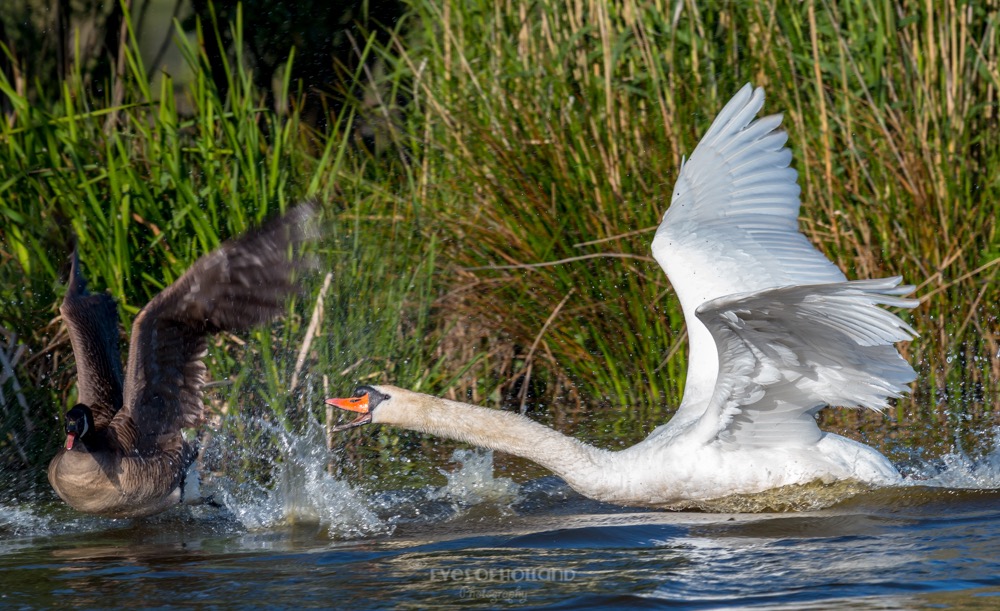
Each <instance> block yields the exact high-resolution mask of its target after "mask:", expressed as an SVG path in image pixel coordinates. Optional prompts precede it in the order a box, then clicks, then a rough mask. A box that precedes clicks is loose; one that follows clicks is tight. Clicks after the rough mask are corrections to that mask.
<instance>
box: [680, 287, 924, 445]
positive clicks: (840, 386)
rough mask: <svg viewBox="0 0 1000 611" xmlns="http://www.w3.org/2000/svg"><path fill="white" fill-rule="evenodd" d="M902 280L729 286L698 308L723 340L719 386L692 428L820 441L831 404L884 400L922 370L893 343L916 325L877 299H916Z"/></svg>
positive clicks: (788, 441)
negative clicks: (821, 421)
mask: <svg viewBox="0 0 1000 611" xmlns="http://www.w3.org/2000/svg"><path fill="white" fill-rule="evenodd" d="M899 282H900V279H899V278H898V277H897V278H883V279H879V280H859V281H855V282H840V283H836V284H822V285H811V286H792V287H785V288H779V289H769V290H765V291H758V292H754V293H750V294H744V295H732V296H728V297H722V298H719V299H715V300H713V301H710V302H708V303H706V304H704V305H703V306H701V307H700V308H698V317H699V318H700V319H701V321H702V322H704V324H705V325H706V326H707V327H708V329H709V331H710V332H711V334H712V336H713V337H714V338H715V341H716V342H717V344H718V347H719V354H720V357H719V377H718V382H717V384H716V385H715V392H714V394H713V395H712V399H711V401H710V402H709V404H708V407H707V409H706V410H705V412H704V414H703V415H702V416H701V418H700V419H699V420H698V422H697V423H696V425H695V429H694V431H693V434H694V435H695V436H696V437H697V438H701V439H703V440H705V441H711V440H713V439H721V440H722V441H724V442H727V443H733V444H736V445H738V446H739V447H763V446H768V447H788V446H794V445H798V444H808V443H813V442H816V441H818V439H819V437H820V435H821V432H820V429H819V427H818V426H817V425H816V421H815V419H814V415H815V413H816V412H817V411H818V410H819V409H820V408H822V407H825V406H827V405H837V406H845V407H869V408H873V409H880V408H883V407H885V406H886V405H887V400H888V399H889V398H890V397H898V396H900V394H901V393H903V392H906V390H907V386H906V385H907V384H908V383H909V382H911V381H913V380H914V378H915V377H916V374H915V373H914V371H913V369H912V368H911V367H910V365H909V364H908V363H907V362H906V361H905V360H903V358H902V357H901V356H900V355H899V352H897V351H896V348H895V347H894V346H893V344H894V343H895V342H898V341H903V340H908V339H911V338H912V337H913V336H915V334H916V333H915V332H914V331H913V329H912V328H910V326H909V325H907V324H906V323H904V322H903V321H902V320H900V319H899V317H897V316H896V315H895V314H892V313H891V312H888V311H887V310H885V309H883V308H881V307H879V305H891V306H897V307H914V306H915V305H917V303H918V302H917V301H916V300H913V299H901V298H900V297H898V295H904V294H906V293H908V292H910V291H911V290H912V289H913V287H910V286H899Z"/></svg>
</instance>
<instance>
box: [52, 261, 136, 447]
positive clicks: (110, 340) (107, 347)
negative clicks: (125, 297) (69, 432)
mask: <svg viewBox="0 0 1000 611" xmlns="http://www.w3.org/2000/svg"><path fill="white" fill-rule="evenodd" d="M59 311H60V312H61V313H62V317H63V321H64V322H65V323H66V328H67V329H68V330H69V340H70V343H71V344H72V346H73V357H74V359H75V361H76V386H77V395H78V397H77V400H78V401H79V402H80V403H84V404H86V405H89V406H90V409H91V412H92V413H93V415H94V426H95V428H98V429H103V428H104V427H106V426H108V424H109V423H110V422H111V419H112V418H114V415H115V413H116V412H117V411H118V410H119V409H121V407H122V380H123V377H124V376H123V375H122V359H121V352H120V350H119V347H118V307H117V306H116V305H115V300H114V299H112V298H111V295H108V294H107V293H97V294H91V293H89V292H87V280H86V279H85V278H84V277H83V272H82V271H81V269H80V257H79V254H78V252H77V249H75V248H74V249H73V263H72V267H71V269H70V279H69V286H68V287H67V288H66V296H65V297H64V298H63V302H62V305H61V306H59Z"/></svg>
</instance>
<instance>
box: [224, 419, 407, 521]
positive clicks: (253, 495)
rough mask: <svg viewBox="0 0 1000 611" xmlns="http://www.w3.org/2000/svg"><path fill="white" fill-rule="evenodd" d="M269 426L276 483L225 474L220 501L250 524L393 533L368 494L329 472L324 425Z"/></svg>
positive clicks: (273, 476)
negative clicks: (300, 428)
mask: <svg viewBox="0 0 1000 611" xmlns="http://www.w3.org/2000/svg"><path fill="white" fill-rule="evenodd" d="M266 429H267V430H268V431H269V432H270V433H271V434H272V435H273V438H274V440H275V442H276V447H277V449H278V454H279V455H278V458H277V460H276V461H275V465H274V470H273V472H272V473H271V476H272V477H271V479H272V482H274V483H273V485H272V486H270V487H267V486H263V485H261V484H259V483H256V482H245V483H242V484H236V483H235V482H234V481H233V480H231V479H229V478H225V477H223V478H220V479H219V481H218V482H217V483H218V485H219V488H220V490H219V492H218V493H217V494H218V497H219V499H220V500H221V501H222V502H223V503H224V504H225V506H226V508H228V509H229V510H230V511H231V512H232V513H233V515H234V516H235V517H236V519H237V520H238V521H239V522H240V523H241V524H242V525H243V526H244V527H245V528H247V529H250V530H258V529H265V528H273V527H276V526H288V525H295V524H303V523H305V524H319V525H320V526H322V527H323V528H325V529H326V530H327V531H328V533H329V536H330V537H331V538H342V537H348V538H349V537H359V536H366V535H373V534H388V533H390V532H392V526H391V525H390V524H388V523H387V522H385V521H384V520H382V519H380V518H379V517H378V516H377V515H376V514H375V513H374V512H373V511H372V510H371V509H370V508H369V500H368V498H367V497H366V496H365V495H364V494H363V493H362V492H360V491H359V490H357V489H355V488H353V487H351V486H350V485H349V484H347V483H346V482H343V481H340V480H338V479H337V478H336V477H334V476H333V475H331V474H330V473H329V472H328V471H327V464H328V462H329V458H330V457H329V451H328V450H327V448H326V444H325V443H324V441H323V433H322V429H321V428H320V427H319V426H318V425H316V424H311V425H310V426H309V427H307V430H306V431H305V432H304V433H302V434H296V433H292V432H289V431H287V430H285V429H284V428H282V427H280V426H277V425H267V426H266ZM229 450H230V451H234V452H239V450H237V449H235V448H229ZM223 451H225V450H223Z"/></svg>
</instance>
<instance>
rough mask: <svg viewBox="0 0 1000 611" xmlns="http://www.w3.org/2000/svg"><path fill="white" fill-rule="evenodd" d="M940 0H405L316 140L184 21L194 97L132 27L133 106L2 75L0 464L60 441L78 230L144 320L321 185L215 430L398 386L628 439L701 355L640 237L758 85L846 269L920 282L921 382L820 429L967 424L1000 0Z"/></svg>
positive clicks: (998, 343)
mask: <svg viewBox="0 0 1000 611" xmlns="http://www.w3.org/2000/svg"><path fill="white" fill-rule="evenodd" d="M939 8H940V10H938V8H935V9H934V11H933V12H928V7H927V5H923V4H921V5H916V4H910V3H905V2H899V1H883V2H876V1H862V0H855V1H851V2H846V3H839V4H836V5H834V4H831V3H820V2H815V1H813V0H807V1H806V2H802V3H782V4H781V5H775V6H774V7H768V6H766V5H763V6H759V5H758V4H757V3H722V4H718V5H712V6H705V7H700V6H698V5H697V4H696V3H692V2H685V3H682V4H680V5H679V7H675V5H673V4H666V3H646V4H641V5H637V4H635V3H631V2H625V3H619V4H615V5H609V4H607V3H604V2H590V1H587V0H581V1H580V2H576V3H571V4H569V5H567V4H566V3H562V2H552V1H549V0H542V1H538V2H521V1H519V0H512V1H511V2H507V3H503V4H496V3H492V2H481V1H471V2H466V3H460V4H458V5H445V6H442V5H441V3H436V2H430V1H425V0H412V2H411V10H410V14H409V15H408V17H407V18H406V19H405V20H403V21H402V22H401V23H400V24H399V25H398V28H397V29H398V36H397V37H396V38H395V39H394V40H393V41H392V42H391V43H390V44H389V45H387V46H385V47H378V46H376V45H373V44H368V45H367V46H365V45H363V46H362V48H363V52H364V53H369V54H372V56H373V57H375V58H377V59H378V62H377V64H376V65H375V66H374V67H372V68H371V69H370V70H361V71H359V73H358V74H356V75H354V77H355V78H356V79H358V83H359V85H360V87H359V88H357V89H352V87H350V84H345V90H347V91H352V90H355V91H363V92H364V95H363V96H362V95H359V96H358V99H356V100H354V103H352V104H348V105H347V106H346V107H345V108H344V111H343V113H342V115H341V116H338V117H335V118H334V119H335V120H331V122H330V125H331V127H330V128H329V131H328V132H326V133H317V132H315V131H314V130H312V129H310V128H308V127H306V126H305V125H303V124H302V123H301V122H299V120H298V118H297V116H296V114H295V112H294V109H295V108H296V100H298V99H300V97H299V96H300V86H299V85H298V84H296V83H284V84H283V91H282V92H281V93H280V95H279V96H278V97H279V99H281V100H282V101H283V104H282V105H281V107H283V108H285V107H287V108H291V109H292V110H291V111H289V113H288V114H278V113H275V112H274V111H272V110H270V109H266V108H263V107H262V105H261V100H263V99H264V96H263V95H262V93H261V92H260V91H256V90H254V88H253V86H252V82H253V81H252V75H251V73H250V72H249V69H248V68H247V67H246V66H247V62H245V61H244V59H243V58H242V57H240V56H239V55H238V54H237V56H236V57H235V58H234V60H233V62H232V63H231V64H230V66H229V76H230V87H229V94H228V97H227V98H226V99H224V100H223V99H220V98H219V96H218V94H217V92H215V91H214V89H213V85H212V81H211V79H210V78H209V77H208V72H207V66H206V61H205V59H204V58H203V57H201V56H200V55H199V52H198V51H197V49H198V48H199V47H198V45H196V44H187V43H181V44H182V45H183V47H184V49H183V50H184V53H185V55H186V57H187V58H188V62H189V64H190V67H191V70H192V72H193V74H194V78H193V80H192V82H191V83H190V84H189V85H187V86H186V87H185V88H184V90H183V91H182V93H180V94H175V91H174V87H173V83H171V81H170V79H162V81H159V82H161V86H160V87H159V88H158V89H156V90H152V89H151V86H150V82H151V79H150V75H147V74H145V73H144V70H143V68H142V66H141V62H139V61H137V60H136V51H135V47H134V45H133V46H131V47H130V48H129V53H128V54H127V55H126V57H127V59H128V63H127V66H126V67H127V70H126V71H125V77H124V80H123V81H122V84H123V85H124V87H123V90H124V95H123V98H122V101H121V103H120V104H115V105H111V106H108V105H107V103H106V102H105V101H103V100H96V99H93V98H91V97H89V96H88V94H87V93H85V91H86V90H85V88H84V87H83V86H82V84H81V81H82V79H81V77H80V75H79V74H77V75H76V76H75V77H74V78H71V79H69V80H68V81H67V82H66V83H64V84H63V88H62V91H63V95H62V97H61V98H60V99H47V100H38V99H33V98H32V97H31V96H29V95H27V94H25V92H23V91H18V90H16V89H15V86H14V84H11V83H6V82H4V83H0V91H2V93H0V95H5V96H7V97H8V98H9V99H10V100H11V103H12V104H13V106H14V108H15V111H14V112H13V113H12V114H11V115H10V116H9V117H7V120H6V121H4V122H3V124H2V126H0V168H2V172H0V218H2V219H3V224H2V225H0V286H2V287H3V288H0V294H2V298H3V304H2V307H0V327H3V328H4V329H6V330H8V331H10V332H13V333H16V334H17V336H18V338H19V341H20V342H22V343H23V344H24V345H25V346H27V352H26V354H25V355H24V356H23V357H22V358H21V360H20V361H19V363H18V366H17V368H16V374H17V379H18V380H19V381H20V384H21V386H22V387H23V392H22V393H21V394H22V395H27V396H30V397H31V398H32V406H31V409H30V410H29V413H27V414H24V415H22V410H21V408H19V407H18V406H17V405H16V401H14V400H13V399H11V397H14V395H15V393H13V392H12V390H11V387H10V386H9V384H10V382H6V383H5V386H4V387H3V390H4V393H5V395H4V396H5V405H4V409H5V412H4V413H5V415H4V417H3V420H2V424H0V449H2V451H3V460H4V463H5V464H8V465H15V466H16V465H19V464H22V463H24V462H28V463H29V464H32V465H36V464H41V463H43V462H44V460H46V459H47V456H48V455H51V452H52V451H54V447H55V445H54V444H55V443H57V441H56V440H57V438H58V432H57V428H58V427H57V426H56V424H55V423H56V417H57V415H58V414H59V412H61V411H62V409H63V406H64V405H66V403H67V402H68V401H70V400H71V398H72V396H73V393H74V390H73V384H72V364H71V358H70V352H69V345H68V341H66V337H65V333H63V332H61V331H60V328H61V327H60V325H59V323H58V321H57V320H55V317H56V316H57V313H58V309H57V307H58V302H59V298H60V295H61V291H62V287H61V280H60V270H61V269H63V268H64V266H65V261H66V256H67V255H68V253H69V251H70V239H71V237H70V236H71V233H76V234H77V235H78V236H79V241H80V246H81V252H82V257H83V260H84V263H85V265H86V268H87V274H88V276H89V278H90V280H91V286H92V287H93V288H96V289H101V288H104V287H107V288H108V289H110V291H111V292H112V294H113V295H114V296H115V297H116V298H117V299H118V300H119V302H120V304H121V312H122V315H123V319H124V321H125V322H126V323H128V322H130V320H131V318H132V316H134V314H135V313H136V312H137V311H138V309H139V308H140V307H141V306H142V305H143V304H144V303H145V302H146V301H147V300H148V299H149V298H150V297H151V296H152V295H153V294H155V293H156V291H158V290H160V289H161V288H162V287H163V286H165V285H166V284H167V283H169V282H170V281H171V280H173V279H174V278H176V277H177V276H178V275H179V274H180V273H182V272H183V270H184V269H186V267H187V266H188V265H190V263H191V262H193V261H194V260H195V259H196V258H197V257H198V256H199V255H201V254H202V253H204V252H207V251H208V250H210V249H211V248H213V247H214V246H216V245H217V244H218V243H219V241H220V240H222V239H225V238H227V237H229V236H232V235H236V234H238V233H239V232H241V231H243V230H244V229H246V228H247V227H249V226H251V225H253V224H255V223H257V222H259V221H260V220H261V219H263V218H264V217H266V216H268V215H270V214H274V213H276V212H277V211H279V210H281V209H284V208H285V207H286V206H288V205H289V204H290V203H292V202H294V201H297V200H299V199H301V198H303V197H315V198H317V199H318V200H319V201H321V202H322V203H323V207H324V210H325V216H324V221H323V224H322V227H321V234H322V237H321V239H320V240H319V241H318V243H317V246H316V254H317V258H318V261H319V266H318V271H317V273H316V274H314V275H312V276H310V277H309V278H308V279H307V282H308V284H309V286H310V289H311V292H310V293H309V295H308V296H307V297H306V298H303V299H302V300H300V302H298V303H295V304H292V305H291V306H290V311H289V317H288V318H287V320H285V321H283V322H281V323H279V324H276V325H274V326H273V327H272V328H269V329H266V330H260V331H257V332H255V333H254V334H253V335H252V336H249V337H244V338H240V339H239V341H237V339H234V338H231V337H220V338H218V339H217V340H216V342H215V345H214V348H213V350H212V353H211V355H210V361H211V362H210V366H211V375H212V378H213V379H215V380H228V381H229V382H231V384H230V385H228V386H222V387H221V388H218V389H215V390H213V391H212V393H211V396H210V401H211V410H212V411H213V413H217V414H224V417H222V421H221V424H220V426H221V427H222V428H223V429H225V430H226V432H227V434H232V435H236V436H244V438H245V439H246V440H250V441H252V440H254V439H258V438H259V439H264V438H265V437H266V431H265V428H262V427H260V426H258V425H255V424H253V419H252V418H246V417H239V418H237V417H233V416H234V415H235V414H241V415H243V416H247V415H253V416H255V417H259V418H264V419H272V420H279V421H283V422H288V423H290V424H291V425H294V424H295V423H298V422H301V420H302V417H303V415H304V414H303V410H305V409H312V410H313V411H314V413H315V415H316V416H317V417H318V418H319V419H320V420H322V419H324V418H325V411H324V409H323V407H322V404H321V402H320V401H319V399H320V398H321V395H322V394H324V393H325V392H326V389H327V388H328V389H329V391H330V392H331V393H333V394H343V393H346V392H349V391H350V389H351V387H352V386H353V385H354V384H355V383H356V382H358V381H386V382H393V383H396V384H400V385H403V386H410V387H413V388H417V389H419V390H425V391H429V392H435V393H442V394H446V395H448V396H451V397H457V398H469V399H471V400H473V401H475V402H479V403H485V404H490V405H495V406H500V405H502V406H506V407H510V408H515V409H528V410H530V411H531V413H532V415H533V416H534V417H537V418H539V419H540V420H543V421H545V422H547V423H550V424H553V425H555V426H557V428H560V429H561V430H564V431H567V432H570V433H576V434H579V435H580V436H582V437H584V438H586V439H589V440H592V441H596V442H598V443H600V444H602V445H605V446H614V445H616V444H618V443H629V442H631V441H635V440H637V439H639V438H641V437H642V436H643V435H644V434H645V433H646V432H648V431H649V430H650V429H651V428H652V427H654V426H656V425H657V424H659V423H662V422H663V421H665V420H666V419H667V418H668V417H669V415H670V413H671V409H672V407H673V406H675V405H677V403H678V402H679V400H680V397H681V395H682V392H683V378H684V372H685V370H686V361H685V358H686V338H685V335H684V332H683V318H682V316H681V313H680V309H679V307H678V304H677V302H676V301H675V299H674V296H673V294H672V292H671V289H670V287H669V283H668V282H667V280H666V278H665V277H664V275H663V273H662V271H661V270H660V269H659V267H658V266H657V265H656V264H655V262H653V261H652V259H651V258H650V256H649V244H650V241H651V239H652V232H653V230H654V229H655V227H656V225H657V224H658V223H659V220H660V218H661V216H662V214H663V212H664V211H665V210H666V208H667V207H668V205H669V199H670V193H671V188H672V185H673V182H674V179H675V177H676V173H677V167H678V163H679V161H680V158H681V155H683V154H686V153H690V152H691V151H692V150H693V149H694V146H695V144H696V143H697V140H698V138H699V137H700V134H702V133H703V132H704V130H705V129H706V128H707V127H708V124H709V123H710V121H711V119H712V118H713V117H714V115H715V113H716V112H717V111H718V110H719V109H720V108H721V107H722V105H723V104H724V103H725V102H726V100H728V99H729V97H730V96H731V95H732V94H733V93H735V92H736V91H737V89H738V88H739V87H740V86H741V85H742V84H743V83H745V82H747V81H751V82H753V83H754V84H756V85H763V86H764V87H765V88H766V90H767V95H768V98H767V103H766V106H765V111H767V112H784V113H785V126H786V129H787V130H788V132H789V134H790V140H789V145H790V146H791V147H792V149H793V153H794V156H795V161H794V164H795V167H796V168H797V169H798V171H799V176H800V184H801V186H802V199H803V202H804V205H803V212H802V217H803V219H802V227H803V230H804V231H805V232H806V234H807V235H808V236H809V238H810V239H811V240H812V241H813V243H814V244H816V245H817V247H819V248H820V249H821V250H823V251H824V252H825V253H827V254H828V255H829V256H830V257H831V258H832V259H833V260H834V261H836V262H837V264H838V265H839V266H840V267H841V268H842V269H844V270H845V272H846V273H847V274H848V276H849V277H852V278H865V277H876V276H886V275H895V274H901V275H903V276H904V278H905V279H906V280H907V281H909V282H912V283H915V284H917V285H919V290H918V293H917V295H918V296H919V297H920V298H921V305H920V307H918V308H917V309H915V310H913V311H912V312H910V313H907V314H906V315H905V316H906V318H907V319H908V320H909V321H910V322H911V323H912V324H913V325H914V326H915V328H916V329H917V330H918V331H919V332H920V337H919V338H918V339H917V340H915V341H914V342H912V343H910V344H908V345H906V346H904V353H905V355H906V356H907V358H908V359H909V360H910V361H911V362H912V363H913V364H914V365H915V367H916V368H917V369H918V372H919V374H920V379H919V380H918V382H917V383H916V384H915V385H914V393H913V395H912V397H911V398H908V399H904V400H902V401H900V402H899V403H898V405H897V407H896V409H895V410H894V411H893V412H892V413H890V414H889V417H888V418H887V419H883V417H882V416H879V415H876V414H864V413H860V414H859V413H853V412H850V413H849V412H844V411H842V410H840V411H831V412H829V413H828V414H827V416H826V418H825V420H826V423H827V425H828V426H831V427H833V428H834V429H836V430H838V431H840V432H844V433H846V434H849V435H852V436H858V435H859V432H858V431H861V433H860V434H861V435H863V436H866V438H867V439H868V440H869V441H871V442H872V443H875V444H876V445H879V446H880V447H882V448H886V447H891V446H894V447H904V448H905V447H907V446H914V447H915V446H927V447H933V448H936V450H935V451H940V450H942V449H945V448H947V446H948V445H949V444H950V443H952V442H955V441H958V442H961V443H963V444H972V443H973V442H974V441H975V438H976V435H977V434H979V433H982V432H984V431H986V430H988V429H989V427H990V425H992V424H996V423H997V407H998V399H997V398H998V397H1000V354H998V353H1000V334H998V331H997V329H998V328H1000V327H998V322H997V309H996V308H997V306H996V304H997V303H998V302H1000V288H998V286H1000V285H998V282H997V274H998V270H1000V265H997V261H998V260H1000V236H998V235H997V232H998V229H997V220H996V219H997V216H998V206H1000V172H997V168H998V167H1000V129H998V127H997V126H998V124H1000V122H998V116H997V115H998V112H1000V108H998V106H997V99H998V90H1000V59H998V57H1000V49H998V43H997V41H998V33H997V28H998V26H1000V22H998V18H997V16H996V15H997V11H996V10H995V8H996V7H995V6H993V7H992V8H990V7H984V6H980V5H974V6H973V5H958V4H954V3H948V4H944V5H942V6H941V7H939ZM202 35H212V34H208V33H205V34H202ZM239 35H240V33H239V32H238V31H237V33H236V36H237V38H239ZM362 42H363V41H362ZM293 61H294V60H293ZM288 72H289V71H287V70H286V73H288ZM109 90H110V88H109ZM175 95H179V96H180V98H178V97H175ZM180 102H183V104H181V103H180ZM179 106H180V107H183V108H189V109H191V110H190V111H178V107H179ZM115 125H116V126H117V127H116V128H113V126H115ZM109 126H112V128H109ZM359 127H362V128H363V129H364V130H367V131H370V132H371V133H373V134H374V141H375V142H376V145H375V146H374V147H373V148H369V147H366V146H362V145H359V142H360V138H359V136H358V133H359V130H358V128H359ZM540 264H545V265H540ZM326 272H331V273H332V280H331V285H330V287H329V288H328V289H327V291H326V292H325V293H324V294H323V297H324V299H323V303H324V305H323V307H322V308H321V309H320V313H321V315H322V316H321V322H320V323H319V324H318V327H317V332H316V334H315V337H313V338H311V339H310V338H307V337H306V334H307V328H308V326H309V322H310V320H311V317H312V314H313V308H314V305H315V302H316V299H317V296H318V295H319V294H320V293H321V286H322V284H323V279H324V275H325V273H326ZM306 343H308V344H309V349H308V350H307V351H305V352H304V355H305V357H304V361H303V362H302V365H301V368H300V371H299V373H298V375H297V376H295V377H296V378H297V384H296V385H295V387H294V388H293V389H292V392H288V389H289V388H290V387H291V381H292V377H293V375H295V372H296V360H297V358H298V355H299V353H300V351H302V346H303V345H304V344H306ZM27 423H30V427H29V425H28V424H27ZM28 428H30V429H31V430H30V431H29V430H27V429H28ZM261 443H263V442H261ZM335 444H336V445H338V446H341V447H346V452H344V453H343V455H344V456H346V457H347V458H349V459H356V458H359V457H365V458H366V459H372V458H375V459H378V460H377V461H376V462H374V463H372V464H374V465H379V464H385V461H388V460H389V459H390V458H391V457H392V456H398V455H399V454H402V453H405V454H409V453H410V452H409V451H408V449H407V448H408V447H410V446H413V445H415V444H421V445H422V446H423V448H422V451H431V452H434V451H435V450H434V448H435V447H436V446H433V445H432V442H430V441H429V440H425V439H423V438H421V437H419V436H416V435H411V434H405V433H399V432H396V431H391V430H380V431H378V432H368V433H351V434H348V435H344V436H342V437H340V438H338V439H337V440H335ZM15 446H18V447H22V448H23V449H24V451H25V456H27V461H25V459H23V458H22V457H21V455H20V454H19V453H18V452H17V451H16V449H15ZM447 447H448V446H446V445H445V446H442V447H441V450H440V452H445V451H446V448H447ZM242 460H246V461H249V462H248V464H247V465H244V466H251V467H252V460H251V459H250V458H244V459H242ZM257 460H259V461H266V460H267V457H266V456H265V455H264V453H263V452H262V453H261V454H260V455H259V456H258V458H257ZM380 461H381V462H380ZM397 466H398V465H397Z"/></svg>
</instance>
